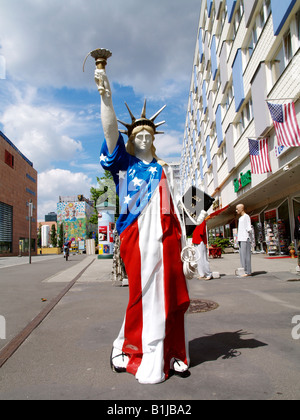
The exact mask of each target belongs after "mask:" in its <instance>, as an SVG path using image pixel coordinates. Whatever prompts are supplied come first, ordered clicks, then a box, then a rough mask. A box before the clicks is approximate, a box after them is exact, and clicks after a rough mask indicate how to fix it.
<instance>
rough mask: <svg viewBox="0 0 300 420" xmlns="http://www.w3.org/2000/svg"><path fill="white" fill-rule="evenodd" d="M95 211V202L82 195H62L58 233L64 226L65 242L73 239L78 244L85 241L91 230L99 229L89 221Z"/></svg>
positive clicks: (58, 209)
mask: <svg viewBox="0 0 300 420" xmlns="http://www.w3.org/2000/svg"><path fill="white" fill-rule="evenodd" d="M93 212H94V207H93V203H92V202H91V201H89V200H87V199H86V198H84V197H83V196H82V195H78V196H68V197H67V196H65V197H63V196H60V197H59V202H58V203H57V231H58V235H61V227H63V237H64V242H65V241H71V242H72V243H73V245H76V246H78V244H79V242H82V241H84V242H85V241H86V239H89V235H90V233H91V232H93V231H95V232H96V231H97V227H95V226H94V225H91V224H90V223H89V219H90V218H91V216H92V214H93Z"/></svg>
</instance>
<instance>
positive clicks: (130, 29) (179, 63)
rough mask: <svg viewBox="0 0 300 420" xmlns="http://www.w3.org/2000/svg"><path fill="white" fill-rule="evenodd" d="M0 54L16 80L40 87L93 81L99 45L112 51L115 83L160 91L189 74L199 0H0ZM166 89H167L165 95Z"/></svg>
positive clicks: (146, 91) (111, 72)
mask: <svg viewBox="0 0 300 420" xmlns="http://www.w3.org/2000/svg"><path fill="white" fill-rule="evenodd" d="M0 4H1V16H4V17H5V18H4V19H2V21H1V32H2V36H1V39H0V44H1V47H2V51H1V54H2V55H3V56H4V57H5V58H6V63H7V71H8V73H9V74H10V75H11V76H12V77H13V78H14V79H19V80H25V81H26V82H27V83H31V82H32V80H33V79H34V83H35V84H36V85H38V86H45V85H51V86H53V87H63V86H68V87H77V88H81V87H89V88H94V86H93V83H94V82H93V77H92V72H93V68H94V64H93V62H94V60H93V59H92V58H90V59H89V60H88V61H87V63H86V66H87V67H86V72H85V73H83V72H82V64H83V60H84V58H85V56H86V54H87V53H88V52H89V51H91V50H92V49H94V48H99V47H106V48H109V49H111V51H112V53H113V56H112V57H111V58H110V59H109V65H108V73H109V75H110V76H111V79H112V81H116V82H119V83H120V84H123V85H127V86H129V85H130V86H133V88H134V89H135V91H136V92H138V93H142V94H145V95H147V96H149V95H150V94H154V95H155V96H156V97H157V95H160V93H162V90H163V87H164V85H165V84H166V83H168V82H170V81H171V82H172V81H175V83H177V87H178V89H179V90H180V89H181V86H182V84H183V82H185V83H186V82H188V81H189V80H190V72H191V61H192V57H193V53H194V46H195V39H196V35H195V33H196V30H197V24H198V16H199V12H200V6H201V3H200V1H199V0H189V1H188V2H183V1H182V0H163V1H161V0H151V1H149V2H143V3H142V4H141V2H140V1H138V0H126V1H124V0H113V1H111V0H102V1H99V0H77V1H76V2H74V1H73V0H64V1H63V2H62V1H61V0H51V1H49V0H48V1H40V0H22V1H20V0H10V1H5V0H0ZM165 94H166V92H164V95H165Z"/></svg>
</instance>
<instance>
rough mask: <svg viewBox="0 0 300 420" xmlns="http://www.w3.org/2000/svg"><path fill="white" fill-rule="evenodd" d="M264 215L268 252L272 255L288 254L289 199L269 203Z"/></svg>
mask: <svg viewBox="0 0 300 420" xmlns="http://www.w3.org/2000/svg"><path fill="white" fill-rule="evenodd" d="M264 217H265V222H264V227H265V239H266V245H267V253H268V254H270V255H274V254H276V255H288V245H289V243H290V232H289V217H288V201H287V200H280V201H278V202H276V203H273V204H272V205H269V207H268V208H267V209H266V211H265V213H264Z"/></svg>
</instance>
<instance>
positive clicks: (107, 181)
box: [89, 171, 119, 225]
mask: <svg viewBox="0 0 300 420" xmlns="http://www.w3.org/2000/svg"><path fill="white" fill-rule="evenodd" d="M96 178H97V182H98V187H97V188H94V187H91V189H90V193H91V199H92V200H93V202H94V214H93V215H92V216H91V217H90V219H89V223H92V224H94V225H98V211H97V207H96V205H97V203H99V201H102V202H109V203H111V204H115V205H116V218H117V217H119V197H118V196H117V194H116V187H115V183H114V180H113V176H112V174H111V173H110V172H109V171H105V172H104V175H103V176H102V177H101V178H99V177H96ZM103 194H105V197H103V198H101V197H102V195H103Z"/></svg>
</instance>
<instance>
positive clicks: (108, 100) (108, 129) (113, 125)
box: [95, 69, 119, 153]
mask: <svg viewBox="0 0 300 420" xmlns="http://www.w3.org/2000/svg"><path fill="white" fill-rule="evenodd" d="M95 82H96V85H97V87H98V91H99V93H100V95H101V121H102V127H103V131H104V136H105V139H106V143H107V148H108V151H109V153H112V152H113V151H114V149H115V147H116V144H117V141H118V138H119V130H118V122H117V117H116V113H115V110H114V107H113V103H112V97H111V89H110V85H109V81H108V78H107V75H106V73H105V70H102V69H101V70H99V69H96V70H95Z"/></svg>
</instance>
